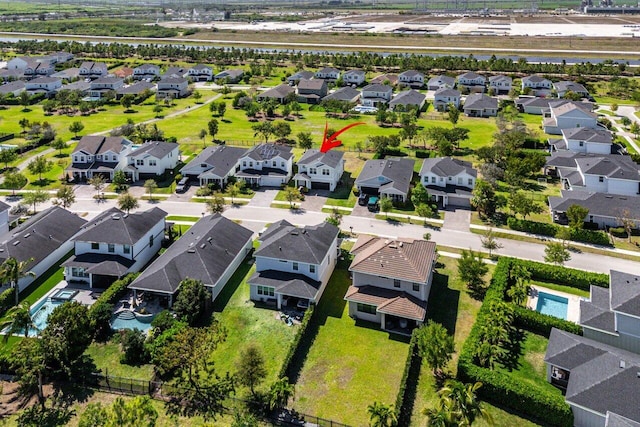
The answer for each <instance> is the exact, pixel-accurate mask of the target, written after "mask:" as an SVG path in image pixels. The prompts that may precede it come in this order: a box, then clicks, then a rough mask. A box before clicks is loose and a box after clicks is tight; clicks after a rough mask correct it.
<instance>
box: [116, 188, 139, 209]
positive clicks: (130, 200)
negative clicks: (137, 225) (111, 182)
mask: <svg viewBox="0 0 640 427" xmlns="http://www.w3.org/2000/svg"><path fill="white" fill-rule="evenodd" d="M138 206H139V204H138V199H136V197H135V196H134V195H132V194H131V193H129V192H128V191H125V192H124V193H122V194H121V195H120V196H118V208H120V209H121V210H123V211H127V214H128V213H129V211H131V209H137V208H138Z"/></svg>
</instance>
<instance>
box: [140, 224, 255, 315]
mask: <svg viewBox="0 0 640 427" xmlns="http://www.w3.org/2000/svg"><path fill="white" fill-rule="evenodd" d="M252 236H253V232H252V231H251V230H249V229H247V228H245V227H243V226H241V225H240V224H237V223H236V222H234V221H232V220H230V219H227V218H225V217H223V216H222V215H220V214H215V215H207V216H205V217H202V218H200V219H199V220H198V222H196V223H195V224H193V225H192V226H191V228H190V229H189V231H188V232H187V233H185V234H184V235H183V236H182V237H180V238H179V239H178V240H176V241H175V242H174V243H173V244H172V245H171V246H169V247H168V248H167V250H166V251H165V252H164V253H163V254H162V255H160V256H159V257H158V258H157V259H155V260H154V261H153V262H152V263H151V265H149V266H148V267H147V268H145V270H144V271H143V272H142V274H140V276H138V277H137V278H136V279H135V280H134V281H133V282H131V284H130V285H129V289H133V290H134V291H135V292H136V294H137V293H138V292H145V293H147V292H148V293H150V294H154V295H157V296H161V297H163V298H165V299H166V301H167V306H168V307H171V306H172V305H173V301H174V300H175V296H176V293H177V292H179V291H180V283H181V282H182V281H183V280H184V279H186V278H190V279H195V280H199V281H201V282H202V283H203V284H204V286H205V287H206V288H207V289H209V290H210V291H211V297H212V300H213V301H215V299H216V297H217V296H218V295H219V294H220V292H221V291H222V289H224V287H225V285H226V284H227V282H228V281H229V278H231V276H232V275H233V273H234V272H235V271H236V270H237V268H238V267H239V266H240V264H241V263H242V261H243V260H244V259H245V258H246V257H247V255H248V254H249V253H250V252H251V249H252V248H253V246H252V243H253V242H252V239H251V237H252ZM136 296H137V295H136Z"/></svg>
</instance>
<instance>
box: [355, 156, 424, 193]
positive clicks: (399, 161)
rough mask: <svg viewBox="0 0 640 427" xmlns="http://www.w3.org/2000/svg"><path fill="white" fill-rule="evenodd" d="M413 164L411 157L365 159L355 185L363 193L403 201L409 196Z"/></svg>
mask: <svg viewBox="0 0 640 427" xmlns="http://www.w3.org/2000/svg"><path fill="white" fill-rule="evenodd" d="M414 164H415V161H414V160H412V159H407V158H399V157H387V158H385V159H379V160H375V159H374V160H367V161H366V162H365V164H364V167H363V168H362V171H361V172H360V175H358V177H357V178H356V181H355V186H356V188H358V191H361V192H363V193H365V194H371V195H375V196H378V195H379V196H383V197H388V198H390V199H392V200H395V201H401V202H405V201H406V200H407V198H408V197H409V189H410V187H411V179H412V178H413V165H414Z"/></svg>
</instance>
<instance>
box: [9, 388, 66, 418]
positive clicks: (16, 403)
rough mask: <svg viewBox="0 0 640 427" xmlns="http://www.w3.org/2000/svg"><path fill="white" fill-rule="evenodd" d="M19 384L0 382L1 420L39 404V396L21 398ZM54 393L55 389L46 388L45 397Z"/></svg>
mask: <svg viewBox="0 0 640 427" xmlns="http://www.w3.org/2000/svg"><path fill="white" fill-rule="evenodd" d="M19 388H20V386H19V384H18V383H17V382H9V381H0V391H1V392H2V394H1V395H0V419H2V418H4V417H8V416H11V415H15V414H17V413H18V412H20V411H21V410H23V409H24V408H28V407H29V406H33V405H35V404H36V403H37V402H38V396H37V395H33V396H30V397H24V396H20V393H19ZM52 393H53V387H52V386H50V385H45V386H44V395H45V396H50V395H51V394H52Z"/></svg>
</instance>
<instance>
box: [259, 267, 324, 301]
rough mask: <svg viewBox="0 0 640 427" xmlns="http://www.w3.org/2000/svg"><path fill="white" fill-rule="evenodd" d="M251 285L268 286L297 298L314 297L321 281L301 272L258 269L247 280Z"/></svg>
mask: <svg viewBox="0 0 640 427" xmlns="http://www.w3.org/2000/svg"><path fill="white" fill-rule="evenodd" d="M248 282H249V283H251V284H252V285H262V286H269V287H272V288H274V289H275V291H276V292H278V293H282V294H286V295H290V296H293V297H297V298H306V299H315V298H316V295H317V293H318V290H319V289H320V285H321V283H320V282H318V281H316V280H313V279H310V278H308V277H307V276H305V275H303V274H296V273H285V272H283V271H276V270H264V271H258V272H256V273H254V274H253V276H251V277H250V278H249V280H248Z"/></svg>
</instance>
